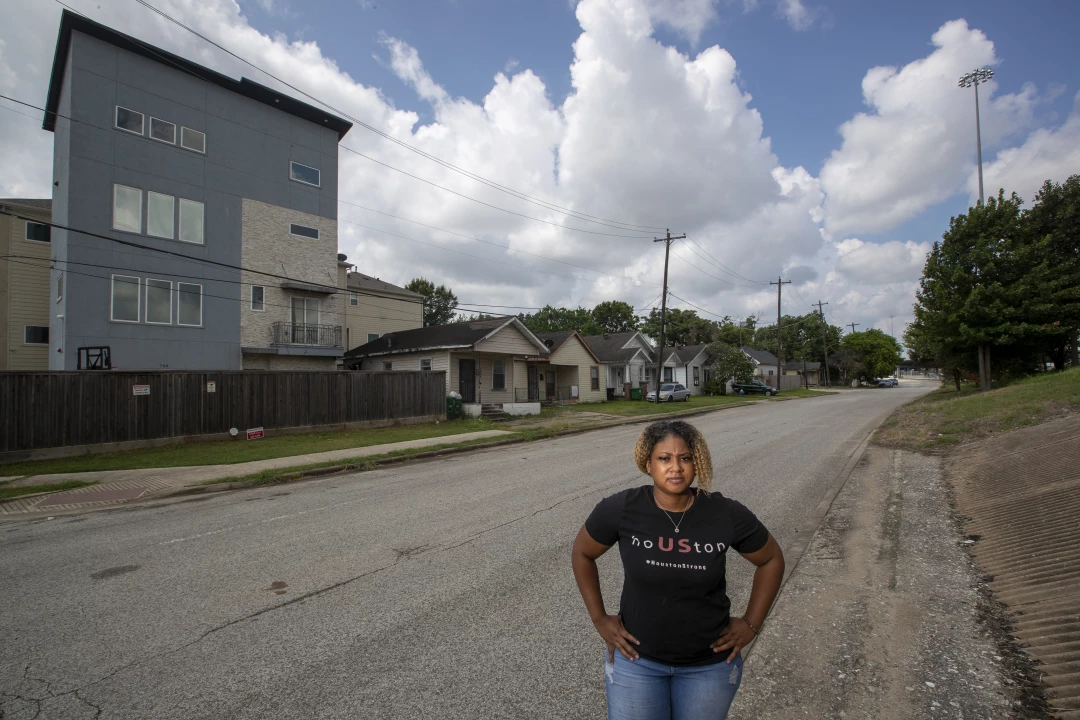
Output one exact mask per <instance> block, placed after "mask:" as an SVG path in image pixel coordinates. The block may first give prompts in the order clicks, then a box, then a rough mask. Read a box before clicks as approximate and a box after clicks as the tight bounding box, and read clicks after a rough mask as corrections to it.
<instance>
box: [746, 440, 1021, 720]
mask: <svg viewBox="0 0 1080 720" xmlns="http://www.w3.org/2000/svg"><path fill="white" fill-rule="evenodd" d="M946 487H947V486H946V484H945V481H944V479H943V474H942V468H941V461H940V459H938V458H933V457H927V456H923V455H919V454H915V453H911V452H907V451H902V450H893V449H887V448H882V447H875V446H871V447H869V448H868V449H867V451H866V453H865V454H864V456H863V458H862V460H861V461H860V462H859V465H858V466H857V467H856V468H855V469H854V471H853V472H852V474H851V477H850V478H849V479H848V482H847V484H846V485H845V486H844V488H843V490H841V492H840V494H839V495H838V496H837V498H836V500H835V502H834V503H833V506H832V508H831V510H830V511H829V513H828V515H827V516H826V517H825V520H824V522H823V523H822V525H821V527H820V529H819V530H818V533H817V534H816V535H815V537H814V538H813V540H812V541H811V543H810V546H809V547H808V548H807V550H806V552H805V554H804V555H803V557H802V560H801V561H800V563H799V565H798V567H797V568H796V569H795V571H794V572H793V573H792V575H791V577H790V578H789V580H788V582H787V584H786V585H785V586H784V589H783V592H782V594H781V596H780V598H779V600H778V601H777V605H776V607H775V608H774V610H773V613H772V615H771V616H770V618H769V619H768V620H767V621H766V629H765V631H764V632H763V634H762V637H761V639H760V640H759V641H758V642H757V643H756V644H755V646H754V647H753V648H752V650H751V652H750V656H749V658H748V661H747V664H746V675H745V680H744V683H743V687H742V689H741V691H740V693H739V695H738V696H737V697H736V700H735V706H734V708H733V710H732V718H733V719H738V718H761V719H777V720H779V719H781V718H843V717H851V718H875V719H882V720H901V719H904V720H907V719H910V718H940V717H949V718H969V719H970V718H1004V717H1013V716H1015V715H1014V713H1013V712H1012V710H1013V709H1014V708H1017V707H1019V705H1018V701H1017V697H1016V695H1017V691H1016V689H1015V686H1014V685H1013V683H1012V681H1011V680H1009V679H1008V678H1007V677H1006V674H1005V671H1004V669H1003V663H1002V658H1001V656H1000V655H999V654H998V651H997V646H996V644H995V639H994V638H993V637H992V636H991V633H990V631H989V630H987V629H986V627H985V626H984V625H983V624H982V623H981V622H980V593H979V585H980V575H979V573H978V571H977V569H976V568H975V567H974V565H973V563H972V562H971V560H970V558H969V556H968V554H967V552H966V551H965V550H964V548H963V546H962V541H961V540H960V538H961V534H960V532H959V526H958V523H957V520H956V518H955V517H954V515H953V513H952V511H951V509H950V502H949V496H948V491H947V489H946Z"/></svg>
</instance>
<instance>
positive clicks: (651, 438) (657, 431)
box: [634, 420, 713, 495]
mask: <svg viewBox="0 0 1080 720" xmlns="http://www.w3.org/2000/svg"><path fill="white" fill-rule="evenodd" d="M672 435H674V436H676V437H678V438H681V439H682V440H683V442H685V443H686V446H687V447H689V448H690V452H691V453H692V454H693V457H694V477H695V479H696V480H697V486H698V489H699V490H700V491H701V492H703V493H705V494H706V495H707V494H708V493H709V492H711V491H712V476H713V472H712V455H711V454H710V453H709V445H708V443H706V442H705V438H704V437H703V436H702V434H701V432H700V431H699V430H698V429H697V428H696V427H694V426H693V425H691V424H690V423H688V422H683V421H682V420H661V421H660V422H655V423H653V424H651V425H649V426H648V427H646V428H645V429H644V430H642V431H641V435H639V436H638V439H637V443H635V444H634V462H635V463H636V464H637V466H638V470H641V472H643V473H645V474H646V475H648V474H649V470H648V467H649V458H651V457H652V453H653V449H654V448H655V447H656V443H658V442H660V441H661V440H663V439H664V438H668V437H671V436H672Z"/></svg>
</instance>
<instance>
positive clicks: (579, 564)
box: [571, 525, 641, 662]
mask: <svg viewBox="0 0 1080 720" xmlns="http://www.w3.org/2000/svg"><path fill="white" fill-rule="evenodd" d="M610 549H611V546H610V545H601V544H600V543H598V542H596V541H595V540H593V539H592V536H591V535H589V532H588V531H587V530H586V529H585V526H584V525H582V526H581V530H579V531H578V534H577V538H575V539H574V549H573V551H572V552H571V563H572V565H573V567H574V579H575V580H577V586H578V590H579V591H580V592H581V599H582V600H584V601H585V608H586V609H587V610H588V611H589V617H590V618H592V621H593V626H595V627H596V631H597V632H598V633H600V637H602V638H604V642H605V643H607V648H608V661H609V662H614V661H615V648H619V652H621V653H622V654H623V657H625V658H626V659H627V660H630V661H631V662H633V661H634V660H637V658H638V654H637V652H636V651H635V650H634V647H633V646H634V645H640V644H641V643H639V642H638V640H637V638H635V637H634V636H633V635H631V634H630V633H628V632H627V631H626V628H624V627H623V624H622V618H621V617H619V616H618V615H608V614H607V610H606V609H604V596H603V595H602V594H601V592H600V573H599V572H598V571H597V569H596V558H598V557H600V556H601V555H603V554H604V553H606V552H607V551H608V550H610Z"/></svg>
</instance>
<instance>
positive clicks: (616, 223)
mask: <svg viewBox="0 0 1080 720" xmlns="http://www.w3.org/2000/svg"><path fill="white" fill-rule="evenodd" d="M57 1H58V2H59V0H57ZM136 2H138V3H139V4H140V5H142V6H144V7H146V8H147V9H149V10H151V11H153V12H155V13H157V14H158V15H160V16H161V17H163V18H165V19H166V20H168V21H170V22H172V23H174V24H176V25H177V26H179V27H181V28H183V29H185V30H187V31H188V32H190V33H191V34H193V35H195V36H196V37H198V38H200V39H202V40H203V41H205V42H207V43H209V44H211V45H213V46H214V47H216V48H218V49H219V50H221V51H222V52H224V53H226V54H228V55H230V56H232V57H234V58H236V59H237V60H239V61H240V62H242V63H244V64H246V65H248V66H249V67H251V68H253V69H255V70H258V71H259V72H261V73H263V74H264V75H266V76H267V77H270V78H273V79H274V80H276V81H277V82H279V83H281V84H282V85H284V86H285V87H288V88H290V89H292V90H294V91H296V92H298V93H300V94H301V95H303V96H304V97H306V98H308V99H309V100H312V101H314V102H317V103H319V104H320V105H322V106H324V107H326V108H329V109H330V110H332V111H334V112H336V113H338V114H339V115H342V116H343V117H345V118H348V119H349V120H352V121H353V122H354V123H355V124H357V125H359V126H360V127H362V128H364V129H366V130H370V131H371V132H373V133H375V134H377V135H379V136H380V137H383V138H385V139H387V140H390V141H391V142H393V143H395V144H397V145H399V146H401V147H403V148H406V149H408V150H411V151H412V152H415V153H417V154H419V155H420V156H422V157H424V158H427V159H428V160H431V161H432V162H435V163H437V164H439V165H441V166H442V167H445V168H447V169H448V170H452V171H454V172H457V173H460V174H461V175H464V176H465V177H468V178H470V179H472V180H475V181H477V182H480V183H482V184H484V185H487V186H488V187H491V188H493V189H496V190H499V191H501V192H504V193H506V194H509V195H511V196H513V197H516V198H518V199H520V200H525V201H526V202H531V203H533V204H535V205H539V206H540V207H544V208H545V209H548V210H558V211H561V212H563V213H564V214H567V215H569V216H570V217H573V218H575V219H579V220H584V221H586V222H592V223H596V224H598V225H605V226H607V227H617V226H627V227H618V229H620V230H629V229H633V228H639V229H641V230H660V229H662V228H660V227H657V226H650V225H638V224H635V223H626V222H621V221H618V220H608V219H605V218H601V217H599V216H595V215H588V214H586V213H582V212H580V211H577V210H571V209H569V208H564V207H561V206H559V205H555V204H554V203H549V202H547V201H546V200H539V199H537V198H534V197H532V196H530V195H526V194H525V193H522V192H520V191H518V190H514V189H513V188H509V187H506V186H504V185H500V184H499V183H496V182H495V181H493V180H488V179H487V178H484V177H482V176H480V175H477V174H475V173H472V172H469V171H468V170H464V169H463V168H460V167H458V166H457V165H454V164H453V163H450V162H448V161H446V160H442V159H441V158H438V157H436V156H434V155H431V154H429V153H427V152H425V151H423V150H420V149H419V148H417V147H414V146H412V145H409V144H408V143H406V142H404V141H401V140H398V139H397V138H395V137H393V136H392V135H390V134H388V133H386V132H384V131H382V130H379V129H378V128H376V127H374V126H372V125H369V124H368V123H365V122H364V121H363V120H360V119H359V118H356V117H353V116H352V115H350V114H348V113H346V112H345V111H343V110H340V109H338V108H336V107H334V106H333V105H330V104H329V103H327V102H326V101H324V100H321V99H319V98H317V97H315V96H313V95H310V94H309V93H307V92H305V91H303V90H301V89H300V88H298V87H296V86H295V85H292V84H290V83H288V82H286V81H285V80H282V79H281V78H279V77H277V76H276V75H274V74H272V73H270V72H269V71H267V70H265V69H263V68H262V67H260V66H258V65H256V64H255V63H253V62H251V61H249V60H247V59H245V58H243V57H241V56H240V55H237V54H236V53H234V52H233V51H231V50H229V49H228V48H226V47H224V46H223V45H220V44H219V43H217V42H214V41H213V40H211V39H210V38H208V37H206V36H205V35H203V34H201V33H199V32H198V31H197V30H195V29H194V28H191V27H189V26H188V25H185V24H184V23H182V22H180V21H179V20H177V19H176V18H174V17H172V16H170V15H168V14H167V13H165V12H163V11H162V10H160V9H158V8H156V7H154V6H153V5H151V4H150V3H148V2H146V1H145V0H136ZM61 4H62V3H61ZM65 7H66V6H65ZM140 42H141V41H140ZM142 44H143V45H145V43H142ZM342 147H346V146H344V145H342ZM346 149H348V150H351V148H347V147H346ZM353 152H355V151H353ZM357 154H358V155H360V154H361V153H357ZM363 157H366V156H363ZM368 159H369V160H370V159H371V158H368ZM375 162H378V161H375ZM380 164H383V163H380ZM387 167H390V166H389V165H387ZM391 169H394V170H397V168H391ZM399 172H401V171H399ZM406 174H408V173H406ZM413 177H415V176H413ZM417 179H422V178H417ZM424 182H428V181H426V180H425V181H424ZM432 184H434V183H432ZM443 189H446V188H443ZM450 192H453V191H450ZM455 194H458V193H455ZM463 197H464V196H463ZM470 199H472V198H470ZM477 202H479V201H477ZM484 204H486V203H484ZM492 207H494V206H492ZM498 209H503V208H498ZM506 212H510V211H506ZM515 214H517V213H515ZM523 217H524V216H523ZM531 219H533V220H536V219H537V218H531ZM540 222H549V221H546V220H540ZM549 224H553V225H558V224H557V223H549ZM562 227H566V226H562ZM567 229H571V230H579V232H590V231H588V230H580V229H578V228H567ZM597 234H608V233H597Z"/></svg>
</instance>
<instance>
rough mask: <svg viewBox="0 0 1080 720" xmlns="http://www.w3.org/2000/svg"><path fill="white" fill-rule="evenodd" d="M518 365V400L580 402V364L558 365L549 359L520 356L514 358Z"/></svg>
mask: <svg viewBox="0 0 1080 720" xmlns="http://www.w3.org/2000/svg"><path fill="white" fill-rule="evenodd" d="M514 367H515V374H514V377H515V378H516V380H515V382H514V401H515V402H519V403H534V402H539V403H543V404H545V405H555V404H560V405H563V404H567V403H576V402H578V401H579V400H580V398H581V385H580V382H581V378H580V375H581V372H580V371H579V369H578V366H577V365H555V364H552V363H549V362H547V361H545V360H532V359H525V360H522V359H518V360H515V361H514ZM586 382H588V379H587V378H586Z"/></svg>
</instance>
